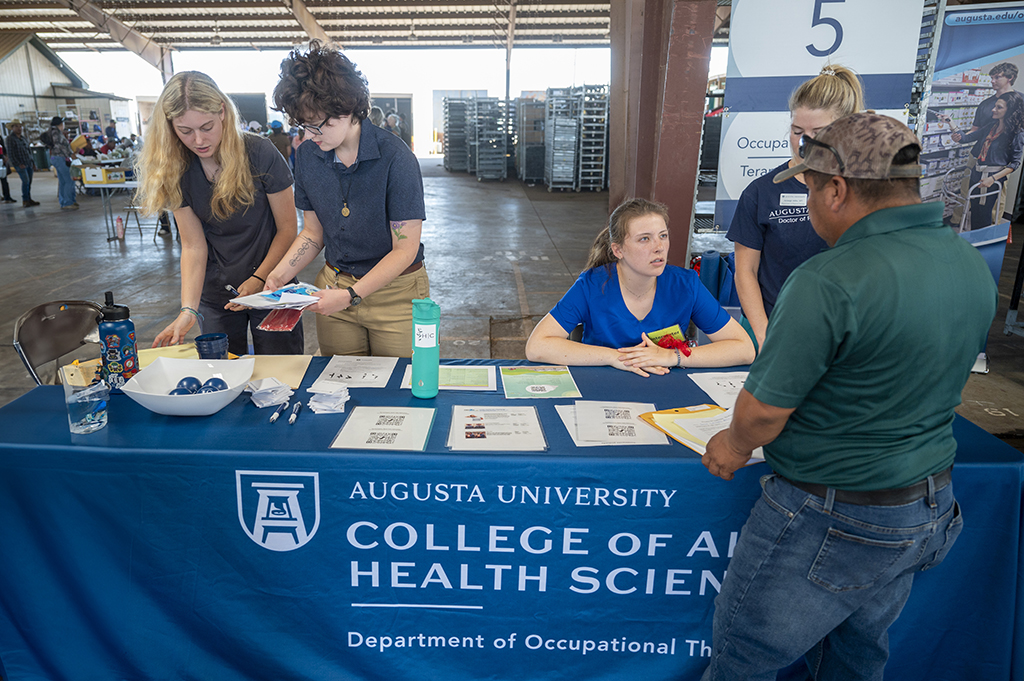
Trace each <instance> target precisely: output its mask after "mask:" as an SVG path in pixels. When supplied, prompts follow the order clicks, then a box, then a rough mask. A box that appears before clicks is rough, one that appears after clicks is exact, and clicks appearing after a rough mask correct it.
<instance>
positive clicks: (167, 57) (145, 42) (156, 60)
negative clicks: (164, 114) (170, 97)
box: [65, 0, 174, 83]
mask: <svg viewBox="0 0 1024 681" xmlns="http://www.w3.org/2000/svg"><path fill="white" fill-rule="evenodd" d="M65 2H67V5H68V8H69V9H72V10H74V11H75V12H77V13H78V15H79V16H80V17H82V18H83V19H86V20H88V21H90V22H92V23H93V24H94V25H95V26H96V27H97V28H99V29H101V30H104V31H106V32H107V33H109V34H110V37H111V38H113V39H114V40H116V41H117V42H119V43H121V44H122V45H124V47H125V48H127V49H128V50H130V51H132V52H134V53H135V54H137V55H139V56H140V57H142V58H143V59H145V60H146V61H147V62H149V63H150V64H152V65H153V66H155V67H156V68H157V70H158V71H160V77H161V79H162V80H163V82H164V83H166V82H167V81H168V80H170V78H171V76H173V75H174V65H173V64H172V63H171V50H170V49H169V48H166V47H164V46H163V45H160V44H158V43H155V42H153V39H152V38H151V37H149V36H146V35H143V34H142V33H139V32H138V31H136V30H135V29H133V28H129V27H128V26H126V25H125V24H124V23H122V22H121V21H120V20H118V19H115V18H114V17H112V16H110V15H109V14H107V13H106V12H104V11H103V10H102V9H100V8H99V7H97V6H96V5H94V4H93V3H91V2H88V1H87V0H65Z"/></svg>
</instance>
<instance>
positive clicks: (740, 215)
mask: <svg viewBox="0 0 1024 681" xmlns="http://www.w3.org/2000/svg"><path fill="white" fill-rule="evenodd" d="M863 108H864V94H863V91H862V89H861V85H860V79H859V78H858V77H857V74H856V73H854V72H853V71H851V70H850V69H848V68H845V67H842V66H838V65H832V66H826V67H825V68H823V69H822V70H821V73H820V74H819V75H817V76H815V77H814V78H812V79H810V80H808V81H806V82H805V83H803V84H802V85H800V87H798V88H797V89H796V90H794V91H793V94H792V95H791V96H790V98H789V111H790V114H791V115H792V119H791V124H790V126H789V151H790V155H791V158H790V159H789V160H788V161H786V162H785V163H783V164H782V165H780V166H779V167H778V168H774V169H773V170H771V171H769V172H768V173H767V174H765V175H762V176H761V177H759V178H757V179H756V180H754V181H753V182H751V183H750V184H749V185H747V188H746V189H744V190H743V193H742V194H741V195H740V200H739V203H738V205H737V206H736V213H735V214H734V215H733V219H732V224H731V225H730V226H729V233H728V234H727V235H726V236H727V237H728V238H729V239H730V240H732V241H734V242H735V243H736V292H737V293H738V294H739V297H740V305H742V306H743V317H744V320H743V324H744V326H745V327H749V329H750V331H751V332H752V334H753V338H754V341H755V343H757V347H758V348H760V346H761V344H762V343H764V336H765V331H766V330H767V329H768V316H769V315H770V314H771V313H772V308H773V307H775V300H776V298H778V296H779V291H780V290H781V289H782V284H783V283H785V281H786V278H787V277H789V274H790V272H792V271H793V270H795V269H796V268H797V267H798V266H799V265H800V264H801V263H802V262H804V261H805V260H807V259H808V258H810V257H811V256H812V255H816V254H818V253H820V252H822V251H824V250H825V249H826V248H828V245H827V244H826V243H825V242H824V241H823V240H822V238H821V237H819V236H818V235H817V234H816V233H815V231H814V229H812V228H811V221H810V219H808V217H807V185H806V183H804V181H803V175H797V176H796V177H793V178H790V179H788V180H786V181H785V182H782V183H781V184H773V183H772V178H774V177H775V176H776V175H777V174H779V173H780V172H782V171H783V170H786V169H787V168H791V167H793V166H795V165H797V164H798V163H800V158H799V154H798V151H799V145H800V138H801V137H802V136H803V135H807V136H808V137H814V136H815V135H816V134H817V133H818V131H819V130H821V129H822V128H824V127H825V126H827V125H829V124H830V123H832V121H834V120H836V119H838V118H842V117H843V116H848V115H850V114H852V113H857V112H858V111H861V110H862V109H863Z"/></svg>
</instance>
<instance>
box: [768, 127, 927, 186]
mask: <svg viewBox="0 0 1024 681" xmlns="http://www.w3.org/2000/svg"><path fill="white" fill-rule="evenodd" d="M909 145H913V146H915V147H917V149H918V151H920V150H921V145H920V143H919V142H918V141H917V137H915V136H914V133H912V132H911V131H910V128H908V127H907V126H905V125H903V124H902V123H900V122H899V121H898V120H896V119H895V118H890V117H889V116H882V115H879V114H873V113H858V114H852V115H850V116H844V117H843V118H840V119H839V120H837V121H835V122H834V123H832V124H831V125H829V126H828V127H826V128H823V129H822V130H821V132H819V133H818V134H817V135H816V136H815V137H814V138H813V139H812V138H808V137H807V136H806V135H805V136H804V137H803V138H801V140H800V147H801V148H800V158H802V159H803V163H800V164H798V165H796V166H793V167H792V168H789V169H788V170H784V171H782V172H781V173H779V174H778V175H776V176H775V179H774V182H775V183H776V184H778V183H779V182H783V181H785V180H788V179H789V178H791V177H793V176H794V175H798V174H799V173H802V172H804V171H805V170H817V171H818V172H821V173H827V174H829V175H842V176H843V177H850V178H855V179H859V180H888V179H890V178H905V177H921V166H920V164H918V163H912V164H907V165H899V166H893V165H892V159H893V156H895V155H896V152H897V151H899V150H900V149H902V148H903V147H906V146H909Z"/></svg>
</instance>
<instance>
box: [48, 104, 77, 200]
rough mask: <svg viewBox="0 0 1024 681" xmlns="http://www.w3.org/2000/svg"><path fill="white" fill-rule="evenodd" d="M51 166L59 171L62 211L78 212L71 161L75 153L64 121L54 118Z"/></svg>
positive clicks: (58, 195)
mask: <svg viewBox="0 0 1024 681" xmlns="http://www.w3.org/2000/svg"><path fill="white" fill-rule="evenodd" d="M47 147H48V148H49V150H50V165H51V166H53V169H54V170H55V171H57V200H58V201H59V202H60V209H61V210H78V201H76V200H75V181H74V180H73V179H71V168H70V165H71V159H72V158H74V156H75V152H73V151H71V144H70V142H68V138H67V136H66V135H65V134H64V119H63V118H61V117H60V116H54V117H53V119H52V120H51V121H50V130H49V143H48V144H47Z"/></svg>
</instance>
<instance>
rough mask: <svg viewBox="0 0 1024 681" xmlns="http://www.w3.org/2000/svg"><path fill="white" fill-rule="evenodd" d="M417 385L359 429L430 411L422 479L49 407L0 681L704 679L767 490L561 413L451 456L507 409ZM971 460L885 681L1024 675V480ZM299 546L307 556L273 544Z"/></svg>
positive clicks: (5, 557)
mask: <svg viewBox="0 0 1024 681" xmlns="http://www.w3.org/2000/svg"><path fill="white" fill-rule="evenodd" d="M325 362H326V360H325V359H322V358H315V359H314V361H313V364H312V365H311V368H310V371H309V372H308V373H307V376H306V378H305V381H304V384H303V387H305V386H306V385H309V384H310V383H311V381H312V379H313V378H315V377H316V376H317V375H318V374H319V371H320V369H322V367H323V366H324V364H325ZM464 363H474V362H472V361H466V362H464ZM403 366H404V361H401V362H400V363H399V366H398V369H397V370H396V372H395V374H394V375H393V376H392V379H391V382H390V384H389V386H388V388H387V389H353V390H352V398H351V400H350V402H349V406H350V407H352V406H356V405H360V404H363V405H411V406H434V407H436V408H437V416H436V419H435V423H434V427H433V432H432V434H431V437H430V440H429V442H428V446H427V451H426V452H424V453H408V452H394V453H392V452H388V453H372V452H365V451H349V450H329V449H328V445H329V443H330V442H331V440H332V439H333V437H334V436H335V434H336V433H337V432H338V430H339V429H340V428H341V425H342V424H343V422H344V419H345V415H315V414H312V413H311V412H303V413H302V414H301V416H300V417H299V420H298V422H297V423H296V425H294V426H289V425H288V424H287V423H285V422H284V421H281V422H278V423H276V424H273V425H271V424H269V423H267V419H268V417H269V413H270V411H269V410H258V409H256V408H255V407H254V406H253V405H252V403H251V402H250V401H249V400H248V397H245V396H243V397H240V398H239V399H237V400H236V401H235V402H233V403H232V404H230V405H229V406H228V407H226V408H225V409H224V410H223V411H221V412H220V413H218V414H216V415H214V416H212V417H207V418H182V417H165V416H159V415H155V414H151V413H150V412H148V411H146V410H144V409H142V408H141V407H138V406H137V405H136V404H135V403H133V402H131V401H130V399H129V398H128V397H126V396H123V395H119V396H114V397H113V398H112V401H111V405H110V421H109V425H108V426H107V428H105V429H104V430H102V431H100V432H98V433H95V434H92V435H87V436H71V435H70V434H69V432H68V428H67V420H66V416H65V411H64V406H63V398H62V392H61V390H60V388H55V387H40V388H36V389H35V390H33V391H31V392H30V393H28V394H27V395H25V396H24V397H22V398H20V399H19V400H16V401H15V402H13V403H11V404H9V405H7V406H5V407H4V408H2V409H0V519H2V520H0V528H2V529H0V549H2V550H0V663H2V666H3V667H5V668H6V674H2V675H3V678H5V679H6V678H10V679H12V680H13V681H23V680H26V679H59V678H67V679H70V678H74V679H76V680H77V679H103V680H105V681H106V680H109V679H217V680H218V681H230V680H233V679H271V678H277V679H289V680H294V679H327V678H332V679H387V680H388V681H397V680H403V679H445V680H449V679H450V680H462V679H466V680H469V679H485V678H486V679H640V678H642V679H653V680H657V679H697V678H699V676H700V673H701V671H702V670H703V668H704V666H705V665H706V656H707V654H708V650H709V649H708V646H710V643H711V640H710V633H711V616H712V613H713V599H714V596H715V595H716V593H717V590H718V586H719V584H720V582H721V580H722V579H723V577H724V575H725V572H726V569H727V568H728V560H729V554H730V550H731V547H732V546H733V544H734V542H735V540H736V537H737V536H738V533H739V531H740V528H741V527H742V525H743V522H744V520H745V518H746V515H747V513H748V512H749V509H750V507H751V505H752V504H753V502H754V500H755V499H756V498H757V496H758V494H759V492H760V487H759V485H758V478H759V477H760V476H761V475H764V474H766V473H767V472H768V469H767V467H766V466H765V465H764V464H759V465H755V466H752V467H749V468H747V469H744V470H743V471H741V472H740V473H739V475H737V478H736V479H735V480H734V481H732V482H723V481H721V480H718V479H717V478H714V477H712V476H711V475H709V474H708V473H707V472H706V471H705V469H704V468H703V466H701V464H700V460H699V458H698V457H697V456H696V455H695V454H693V453H692V452H690V450H688V449H685V448H684V447H682V446H681V445H679V444H677V443H674V442H673V443H671V444H668V445H663V446H649V447H636V448H633V447H593V448H576V447H574V446H573V444H572V442H571V439H570V438H569V436H568V433H567V432H566V431H565V428H564V427H563V425H562V423H561V421H560V419H559V418H558V416H557V414H556V413H555V409H554V405H555V404H557V403H568V402H571V401H569V400H526V401H516V404H533V405H535V406H537V409H538V412H539V414H540V417H541V422H542V425H543V428H544V431H545V435H546V437H547V440H548V443H549V445H550V447H549V449H548V451H546V452H543V453H529V454H513V453H493V454H480V455H455V454H452V453H450V452H448V451H447V450H446V449H445V446H444V443H445V440H446V437H447V433H448V426H449V423H450V415H451V408H452V406H453V405H456V404H462V405H494V404H501V403H503V398H502V397H501V396H500V392H499V393H470V392H442V393H441V394H440V395H439V396H438V397H437V398H436V399H434V400H427V401H421V400H416V399H415V398H413V397H411V395H410V393H409V392H408V391H400V390H398V387H397V386H398V383H399V380H400V377H401V375H402V369H403ZM572 371H573V375H574V376H575V378H576V380H577V383H578V385H579V387H580V390H581V391H582V393H583V396H584V398H585V399H614V400H623V401H641V402H654V403H655V404H656V406H657V407H658V408H662V409H663V408H669V407H677V406H684V405H691V404H696V403H701V402H706V401H708V398H707V397H706V396H705V395H704V393H703V392H702V391H700V390H699V389H698V388H697V387H696V385H695V384H693V383H692V381H690V380H689V379H688V378H687V377H686V375H685V373H684V372H682V371H673V372H672V373H671V374H670V375H668V376H664V377H651V378H648V379H643V378H640V377H637V376H634V375H631V374H627V373H624V372H618V371H615V370H613V369H609V368H582V367H581V368H574V369H573V370H572ZM300 396H305V393H304V390H303V389H300ZM955 432H956V436H957V440H958V442H959V444H960V451H959V454H958V457H957V464H956V467H955V468H954V471H953V478H954V485H955V489H956V493H957V497H958V498H959V500H960V503H961V506H962V508H963V512H964V516H965V522H966V527H965V530H964V532H963V534H962V536H961V538H960V539H959V541H958V542H957V545H956V547H955V548H954V549H953V551H952V553H951V555H950V556H949V558H948V559H947V560H946V562H945V563H944V564H943V565H942V566H940V567H939V568H937V569H935V570H934V571H931V572H926V573H922V574H921V575H920V576H919V577H918V578H917V580H916V583H915V587H914V592H913V594H912V595H911V598H910V601H909V603H908V604H907V607H906V609H905V611H904V613H903V615H902V617H901V618H900V619H899V621H898V622H897V623H896V624H895V625H894V626H893V628H892V632H891V644H892V657H891V659H890V662H889V665H888V667H887V670H886V673H887V678H893V679H900V680H901V681H912V680H915V679H920V680H922V681H924V680H928V681H935V680H937V679H949V680H951V681H952V680H958V681H959V680H963V679H986V681H988V680H996V679H1006V680H1008V681H1009V680H1010V679H1019V678H1021V675H1022V673H1024V664H1022V659H1021V658H1022V652H1021V650H1022V648H1024V646H1022V645H1021V644H1022V642H1024V633H1022V627H1021V625H1022V619H1021V613H1022V611H1024V597H1022V593H1021V589H1020V586H1019V585H1020V582H1021V566H1022V559H1021V528H1022V523H1021V511H1022V504H1021V501H1022V488H1024V456H1022V454H1021V453H1020V452H1017V451H1016V450H1014V449H1012V448H1010V447H1008V446H1006V445H1005V444H1003V443H1002V442H1000V441H999V440H997V439H995V438H993V437H991V436H990V435H988V434H987V433H985V432H983V431H981V430H980V429H978V428H977V427H975V426H974V425H972V424H970V423H968V422H966V421H964V420H963V419H959V418H958V419H957V421H956V423H955ZM261 504H263V506H261ZM260 518H262V519H263V520H260ZM274 522H277V525H274ZM282 528H283V529H282ZM284 530H286V531H287V532H288V533H289V534H288V536H290V537H292V538H293V540H294V541H292V543H291V545H292V546H294V545H296V544H299V546H298V548H294V550H274V549H275V548H276V549H280V548H282V547H281V545H277V546H273V545H272V543H271V542H266V541H265V539H266V537H267V536H271V535H273V536H277V535H275V534H274V533H275V532H277V533H280V532H281V531H284ZM261 542H263V543H261ZM287 543H288V542H285V544H287ZM265 544H271V545H272V546H271V548H267V547H266V546H265ZM285 548H287V547H285ZM0 672H2V670H0ZM8 675H9V676H8Z"/></svg>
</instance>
